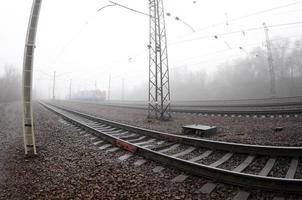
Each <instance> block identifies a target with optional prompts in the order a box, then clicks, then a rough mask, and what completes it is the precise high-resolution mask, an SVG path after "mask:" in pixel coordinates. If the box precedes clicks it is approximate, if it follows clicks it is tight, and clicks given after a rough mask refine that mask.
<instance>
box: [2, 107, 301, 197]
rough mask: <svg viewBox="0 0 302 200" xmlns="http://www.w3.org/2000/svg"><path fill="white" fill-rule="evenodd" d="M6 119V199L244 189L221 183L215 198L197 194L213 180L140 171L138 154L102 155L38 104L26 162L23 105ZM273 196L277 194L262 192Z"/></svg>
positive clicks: (229, 193) (148, 167)
mask: <svg viewBox="0 0 302 200" xmlns="http://www.w3.org/2000/svg"><path fill="white" fill-rule="evenodd" d="M0 115H1V118H0V126H1V129H0V139H1V140H0V142H1V145H0V156H1V160H0V175H1V176H0V199H22V200H23V199H186V200H190V199H192V200H193V199H218V200H219V199H232V197H234V195H235V194H236V193H237V192H238V191H239V189H240V188H238V187H234V186H230V185H225V184H219V186H218V187H217V189H216V190H214V191H213V192H212V193H211V194H200V193H196V191H197V190H198V189H200V188H201V187H202V185H203V184H205V183H206V182H208V181H209V180H207V179H204V178H200V177H195V176H189V177H188V178H187V179H186V180H185V181H184V182H182V183H173V182H172V181H171V180H172V179H173V178H175V177H176V176H178V175H180V174H183V172H181V171H179V170H174V169H171V168H169V167H165V166H164V167H165V169H164V170H163V172H162V173H159V174H155V173H154V172H153V171H152V169H153V168H154V167H156V166H158V165H160V164H158V163H155V162H151V161H148V162H147V163H146V164H143V165H141V166H139V167H134V162H135V161H137V160H139V159H142V158H141V157H139V156H135V155H134V156H133V157H131V158H129V159H127V160H125V161H119V160H118V158H119V157H120V156H123V155H125V154H127V153H128V152H126V151H124V150H119V151H117V152H113V153H108V152H106V150H99V149H98V146H97V145H93V143H94V142H96V141H98V139H94V140H91V138H92V137H93V136H89V135H88V136H87V135H86V134H87V133H82V134H80V132H83V131H82V130H78V129H77V128H76V127H73V126H67V125H66V124H64V123H63V120H62V119H60V118H59V117H58V116H56V115H55V114H53V113H51V112H49V111H48V110H46V109H45V108H43V107H42V106H40V105H38V104H35V106H34V119H35V120H34V121H35V132H36V141H37V146H38V148H37V150H38V155H37V156H36V157H25V156H24V148H23V136H22V127H21V108H20V105H19V103H13V104H10V105H8V106H6V107H5V108H4V109H1V107H0ZM84 135H86V136H85V137H84ZM100 145H101V144H100ZM100 145H99V146H100ZM257 193H258V192H257ZM252 194H254V192H252ZM255 195H256V194H255ZM258 195H259V194H258ZM268 196H270V197H271V196H274V193H269V192H262V193H261V197H263V198H265V197H268ZM268 199H271V198H268ZM295 199H296V198H295Z"/></svg>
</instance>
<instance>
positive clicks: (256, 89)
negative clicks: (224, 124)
mask: <svg viewBox="0 0 302 200" xmlns="http://www.w3.org/2000/svg"><path fill="white" fill-rule="evenodd" d="M272 54H273V64H274V69H275V80H276V81H275V82H276V92H277V95H276V96H277V97H287V96H302V39H298V40H295V41H290V40H289V39H287V38H274V39H273V40H272ZM170 67H171V66H170ZM172 68H174V69H172V70H170V86H171V99H172V100H173V101H177V100H208V99H250V98H252V99H254V98H269V97H270V96H271V95H270V74H269V68H268V59H267V50H266V47H265V46H262V47H257V48H254V49H253V50H252V51H250V52H248V55H246V56H245V57H244V58H241V59H238V60H235V61H233V62H229V63H223V64H221V65H220V66H218V68H217V71H216V72H215V73H214V74H211V75H209V74H207V72H206V71H205V70H202V69H201V70H199V71H194V72H193V71H191V70H190V66H189V65H183V66H177V67H175V66H172ZM145 86H147V84H142V85H141V86H140V87H137V88H135V90H133V91H131V92H130V93H131V95H128V96H130V97H132V98H131V99H130V98H128V100H146V97H147V93H148V88H147V87H145Z"/></svg>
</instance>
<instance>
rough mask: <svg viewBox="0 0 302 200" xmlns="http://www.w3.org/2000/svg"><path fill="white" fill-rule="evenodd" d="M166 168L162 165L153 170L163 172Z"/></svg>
mask: <svg viewBox="0 0 302 200" xmlns="http://www.w3.org/2000/svg"><path fill="white" fill-rule="evenodd" d="M164 169H165V168H164V167H162V166H157V167H155V168H153V169H152V171H153V172H154V173H160V172H162V171H163V170H164Z"/></svg>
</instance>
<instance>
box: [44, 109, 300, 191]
mask: <svg viewBox="0 0 302 200" xmlns="http://www.w3.org/2000/svg"><path fill="white" fill-rule="evenodd" d="M42 105H43V106H44V107H45V108H47V109H49V110H51V111H52V112H54V113H56V114H57V115H59V116H61V117H62V118H64V119H65V120H67V121H69V122H71V123H72V124H75V125H76V126H79V127H81V128H83V129H85V130H87V131H89V132H91V133H92V134H94V135H95V136H97V137H100V138H102V139H103V140H106V141H108V142H110V143H112V144H114V145H117V146H119V147H121V148H123V149H126V150H128V151H130V152H132V153H135V154H138V155H141V156H143V157H145V158H146V159H150V160H153V161H156V162H159V163H161V164H164V165H169V166H172V167H174V168H177V169H180V170H184V171H186V172H188V173H190V174H193V175H197V176H201V177H207V178H210V179H214V180H217V181H221V182H225V183H229V184H234V185H239V186H244V187H253V188H259V189H264V190H270V191H283V192H291V193H302V190H301V187H302V179H287V178H275V177H267V176H259V175H252V174H245V173H240V172H234V171H229V170H224V169H219V168H215V167H210V166H207V165H204V164H199V163H195V162H190V161H187V160H183V159H179V158H175V157H172V156H168V155H165V154H163V153H159V152H156V151H153V150H150V149H147V148H144V147H140V146H138V145H135V144H131V143H129V142H127V141H125V140H122V139H119V138H117V137H114V136H112V135H109V134H106V133H103V132H102V131H99V130H97V129H95V128H93V127H91V126H89V125H87V124H84V123H82V122H81V121H79V120H76V119H73V118H71V117H68V116H67V115H66V114H64V113H61V112H59V111H57V110H56V109H53V108H51V107H50V106H48V105H46V104H43V103H42ZM59 109H61V108H59ZM62 110H63V111H64V109H62ZM65 111H66V110H65ZM67 112H69V111H67ZM71 113H73V112H71ZM75 113H76V112H75ZM75 113H73V114H75ZM81 116H82V115H81ZM83 116H86V115H83Z"/></svg>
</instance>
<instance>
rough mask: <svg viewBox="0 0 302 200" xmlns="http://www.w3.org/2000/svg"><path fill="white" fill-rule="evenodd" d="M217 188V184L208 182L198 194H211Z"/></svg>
mask: <svg viewBox="0 0 302 200" xmlns="http://www.w3.org/2000/svg"><path fill="white" fill-rule="evenodd" d="M216 187H217V183H212V182H208V183H206V184H204V185H203V186H202V187H201V188H200V189H199V190H197V193H202V194H211V193H212V192H213V191H214V189H215V188H216Z"/></svg>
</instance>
